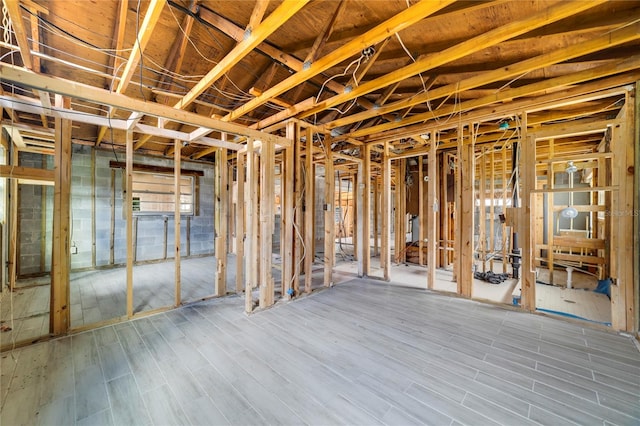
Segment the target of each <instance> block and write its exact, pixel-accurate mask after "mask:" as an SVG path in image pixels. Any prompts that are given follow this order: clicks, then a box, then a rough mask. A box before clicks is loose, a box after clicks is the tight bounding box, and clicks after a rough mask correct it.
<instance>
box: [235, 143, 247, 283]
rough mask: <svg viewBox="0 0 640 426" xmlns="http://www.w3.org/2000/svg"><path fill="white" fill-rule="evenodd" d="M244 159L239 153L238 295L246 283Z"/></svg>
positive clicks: (237, 177) (237, 176)
mask: <svg viewBox="0 0 640 426" xmlns="http://www.w3.org/2000/svg"><path fill="white" fill-rule="evenodd" d="M249 143H250V142H249ZM244 158H245V155H244V154H242V153H238V157H237V161H236V183H237V185H236V190H237V196H236V293H241V292H242V288H243V282H244V262H243V259H244V244H245V235H244V232H245V231H244V222H245V219H244V218H245V214H244V213H245V212H244V210H245V206H244V189H245V188H244V176H245V173H244Z"/></svg>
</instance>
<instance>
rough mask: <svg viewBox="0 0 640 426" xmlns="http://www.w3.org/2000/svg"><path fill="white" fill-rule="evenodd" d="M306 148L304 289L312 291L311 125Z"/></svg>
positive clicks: (312, 185)
mask: <svg viewBox="0 0 640 426" xmlns="http://www.w3.org/2000/svg"><path fill="white" fill-rule="evenodd" d="M306 138H307V143H306V145H307V146H306V149H305V162H304V164H305V179H304V180H305V191H304V246H305V258H304V291H305V292H306V293H310V292H311V283H312V278H313V277H312V274H313V271H312V270H313V257H314V250H313V228H314V226H313V222H314V214H313V213H314V210H315V209H314V204H315V202H314V201H315V200H314V189H315V176H314V173H313V131H312V129H311V127H308V128H307V131H306Z"/></svg>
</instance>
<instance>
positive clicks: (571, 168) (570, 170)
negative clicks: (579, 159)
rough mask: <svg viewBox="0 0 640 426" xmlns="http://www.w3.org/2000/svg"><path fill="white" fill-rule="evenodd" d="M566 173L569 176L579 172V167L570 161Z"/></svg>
mask: <svg viewBox="0 0 640 426" xmlns="http://www.w3.org/2000/svg"><path fill="white" fill-rule="evenodd" d="M565 171H566V172H567V173H569V174H571V173H575V172H577V171H578V167H577V166H576V165H575V164H573V161H569V162H567V168H566V169H565Z"/></svg>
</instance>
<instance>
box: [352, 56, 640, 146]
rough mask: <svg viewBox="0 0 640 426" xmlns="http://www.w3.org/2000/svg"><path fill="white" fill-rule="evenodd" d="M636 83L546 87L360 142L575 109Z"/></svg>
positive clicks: (618, 79)
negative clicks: (452, 117) (535, 94)
mask: <svg viewBox="0 0 640 426" xmlns="http://www.w3.org/2000/svg"><path fill="white" fill-rule="evenodd" d="M639 63H640V62H639ZM614 74H615V72H614ZM638 79H640V72H638V71H636V72H631V73H626V74H622V75H619V76H615V77H610V78H608V79H604V80H597V81H594V82H591V83H585V84H582V85H578V86H575V87H571V88H568V89H566V90H562V91H558V89H559V88H561V87H564V86H565V85H564V84H561V85H560V86H559V87H550V88H549V89H548V92H549V93H548V94H546V95H542V96H539V97H536V98H534V99H522V100H513V101H510V102H506V103H503V104H499V105H491V106H489V107H487V108H482V109H478V110H472V111H468V112H466V113H464V112H463V113H461V114H460V116H459V117H456V119H455V120H446V121H442V122H436V121H430V122H426V123H421V124H417V125H414V126H408V127H405V128H402V129H395V130H391V131H388V132H383V133H376V134H372V135H369V136H366V137H365V138H364V139H363V142H365V143H376V144H380V143H383V142H386V141H394V140H399V139H402V138H405V137H410V136H412V135H416V134H421V133H424V132H425V131H443V130H447V129H454V128H456V127H457V125H458V124H457V123H459V122H464V123H471V122H482V121H487V120H495V119H500V118H504V117H508V116H513V114H514V111H526V112H529V113H530V112H534V111H541V110H546V109H553V108H560V107H562V106H566V105H575V104H578V103H582V102H589V101H593V100H596V99H602V98H605V97H609V96H615V95H616V94H620V93H624V92H625V89H624V88H621V87H620V86H623V85H627V84H629V83H632V82H634V81H636V80H638ZM512 90H516V89H512ZM545 92H546V91H544V90H543V91H542V92H541V94H543V93H545ZM348 136H350V135H344V136H341V138H342V137H348Z"/></svg>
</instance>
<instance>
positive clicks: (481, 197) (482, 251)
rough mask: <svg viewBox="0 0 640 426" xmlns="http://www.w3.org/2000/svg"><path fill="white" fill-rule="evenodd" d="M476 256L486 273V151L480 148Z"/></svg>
mask: <svg viewBox="0 0 640 426" xmlns="http://www.w3.org/2000/svg"><path fill="white" fill-rule="evenodd" d="M478 192H479V194H478V201H479V203H480V206H479V207H478V222H479V223H478V240H479V241H478V256H480V261H481V264H482V272H487V263H486V259H487V207H486V199H487V150H486V148H485V147H484V146H482V147H480V184H479V190H478Z"/></svg>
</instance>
